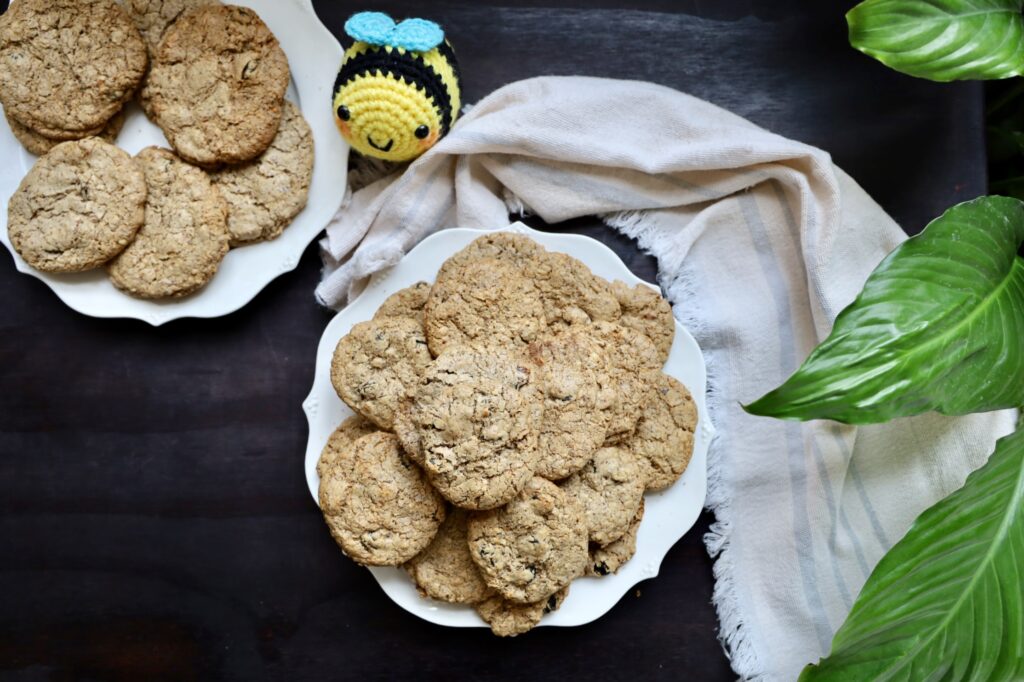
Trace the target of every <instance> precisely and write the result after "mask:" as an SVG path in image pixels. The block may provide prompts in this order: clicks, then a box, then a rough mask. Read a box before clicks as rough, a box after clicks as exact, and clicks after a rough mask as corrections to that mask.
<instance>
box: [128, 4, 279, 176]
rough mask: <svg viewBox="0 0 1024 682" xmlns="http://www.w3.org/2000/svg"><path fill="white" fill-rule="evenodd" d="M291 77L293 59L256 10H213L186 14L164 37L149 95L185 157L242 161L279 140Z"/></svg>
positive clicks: (206, 162)
mask: <svg viewBox="0 0 1024 682" xmlns="http://www.w3.org/2000/svg"><path fill="white" fill-rule="evenodd" d="M289 78H290V75H289V71H288V59H287V58H286V57H285V54H284V52H283V51H282V50H281V46H280V45H279V44H278V42H277V38H275V37H274V34H273V33H271V32H270V29H269V28H267V26H266V24H264V23H263V21H262V20H261V19H260V18H259V16H258V15H257V14H256V12H254V11H253V10H251V9H249V8H247V7H238V6H235V5H223V6H221V5H212V6H206V7H198V8H195V9H192V10H190V11H188V12H186V13H185V14H183V15H182V16H181V17H179V18H178V20H177V21H175V22H174V24H173V25H172V26H171V27H170V28H169V29H168V30H167V32H166V34H164V38H163V41H162V42H161V43H160V48H159V49H158V50H157V54H156V57H155V58H154V60H153V66H152V68H151V69H150V72H149V77H148V79H147V82H146V97H147V98H148V100H149V104H148V105H149V108H150V110H151V112H152V113H153V116H154V118H155V120H156V123H157V125H159V126H160V128H161V129H162V130H163V131H164V134H165V135H166V136H167V139H168V140H169V141H170V142H171V145H173V146H174V149H175V150H176V151H177V152H178V154H180V155H181V157H182V158H184V159H187V160H188V161H191V162H192V163H197V164H199V165H202V166H216V165H218V164H221V163H241V162H243V161H249V160H251V159H254V158H256V157H257V156H259V155H260V154H262V153H263V152H264V150H266V149H267V147H269V146H270V143H271V141H272V140H273V139H274V136H275V135H276V134H277V129H278V126H279V125H280V123H281V109H282V106H283V105H284V93H285V89H286V88H287V87H288V81H289Z"/></svg>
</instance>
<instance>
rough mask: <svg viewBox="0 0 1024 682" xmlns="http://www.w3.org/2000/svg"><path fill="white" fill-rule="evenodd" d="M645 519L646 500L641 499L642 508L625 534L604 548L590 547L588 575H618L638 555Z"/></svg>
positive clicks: (593, 545) (598, 546)
mask: <svg viewBox="0 0 1024 682" xmlns="http://www.w3.org/2000/svg"><path fill="white" fill-rule="evenodd" d="M643 518H644V500H643V498H640V508H639V509H638V510H637V512H636V516H634V517H633V520H632V521H631V522H630V524H629V528H628V529H626V532H625V534H624V535H623V536H622V537H621V538H619V539H618V540H616V541H615V542H611V543H608V544H607V545H605V546H604V547H601V546H600V545H598V544H596V543H595V544H592V545H591V546H590V563H589V564H588V565H587V575H589V576H594V577H600V576H605V575H608V574H609V573H618V572H619V569H620V568H622V566H623V564H625V563H626V562H627V561H629V560H630V559H632V558H633V555H634V554H636V536H637V533H638V532H639V531H640V521H641V520H643Z"/></svg>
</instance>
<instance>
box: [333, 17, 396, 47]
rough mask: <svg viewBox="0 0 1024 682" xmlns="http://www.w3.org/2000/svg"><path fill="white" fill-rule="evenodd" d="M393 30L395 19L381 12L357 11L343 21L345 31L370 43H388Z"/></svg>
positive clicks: (354, 37) (355, 38)
mask: <svg viewBox="0 0 1024 682" xmlns="http://www.w3.org/2000/svg"><path fill="white" fill-rule="evenodd" d="M402 23H405V22H402ZM394 30H395V20H394V19H392V18H391V17H389V16H388V15H386V14H384V13H383V12H358V13H356V14H353V15H352V16H350V17H349V18H348V21H346V22H345V33H347V34H348V35H349V36H350V37H351V38H352V39H353V40H361V41H363V42H364V43H369V44H371V45H388V44H390V42H391V34H392V33H393V32H394Z"/></svg>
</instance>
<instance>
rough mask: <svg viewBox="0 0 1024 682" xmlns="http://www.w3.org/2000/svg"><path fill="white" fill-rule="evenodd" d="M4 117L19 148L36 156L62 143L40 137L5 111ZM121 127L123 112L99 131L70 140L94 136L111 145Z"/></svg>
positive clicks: (118, 113) (43, 136) (122, 125)
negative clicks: (18, 143)
mask: <svg viewBox="0 0 1024 682" xmlns="http://www.w3.org/2000/svg"><path fill="white" fill-rule="evenodd" d="M4 115H5V116H6V117H7V125H9V126H10V128H11V132H12V133H14V137H15V138H17V140H18V142H20V143H21V146H22V147H24V148H25V149H27V150H28V151H29V152H31V153H32V154H35V155H36V156H42V155H44V154H46V153H48V152H49V151H50V150H51V149H53V148H54V147H56V146H57V145H59V144H60V143H61V142H62V141H63V140H59V139H54V138H50V137H46V136H45V135H40V134H39V133H37V132H36V131H34V130H32V129H31V128H29V127H28V126H25V125H22V124H21V123H19V122H18V121H17V120H16V119H14V118H11V115H10V114H8V113H7V112H6V111H5V112H4ZM122 127H124V110H121V111H118V112H117V113H116V114H114V117H113V118H111V119H110V120H109V121H107V125H105V126H104V127H103V128H101V129H100V130H99V131H96V132H89V134H86V135H81V136H80V137H73V138H71V139H83V138H86V137H92V136H93V135H95V136H96V137H98V138H100V139H101V140H103V141H104V142H110V143H113V142H114V140H116V139H117V136H118V134H119V133H120V132H121V128H122Z"/></svg>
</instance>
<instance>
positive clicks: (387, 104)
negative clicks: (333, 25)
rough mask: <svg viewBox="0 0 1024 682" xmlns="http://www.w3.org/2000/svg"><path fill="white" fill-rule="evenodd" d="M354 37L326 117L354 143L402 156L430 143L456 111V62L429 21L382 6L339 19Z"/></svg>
mask: <svg viewBox="0 0 1024 682" xmlns="http://www.w3.org/2000/svg"><path fill="white" fill-rule="evenodd" d="M345 33H347V34H348V35H349V36H350V37H351V38H352V39H354V40H355V43H354V44H353V45H352V46H351V47H350V48H348V49H347V50H345V57H344V59H343V60H342V62H341V71H339V72H338V78H337V80H336V81H335V83H334V121H335V123H336V124H337V126H338V129H339V130H340V131H341V134H342V135H343V136H344V137H345V139H346V140H347V141H348V143H349V144H350V145H352V147H353V148H355V149H356V150H357V151H359V152H361V153H363V154H365V155H367V156H374V157H377V158H379V159H384V160H386V161H408V160H410V159H414V158H416V157H417V156H419V155H420V154H422V153H423V152H425V151H426V150H428V149H430V147H431V146H433V145H434V143H436V142H437V141H438V140H439V139H441V138H442V137H444V135H445V134H446V133H447V132H448V131H449V130H450V129H451V127H452V124H454V123H455V120H456V119H457V118H458V116H459V107H460V106H461V101H460V90H459V67H458V63H457V62H456V61H455V53H454V52H453V51H452V47H451V45H450V44H449V43H448V41H447V40H445V38H444V31H442V30H441V27H440V26H438V25H437V24H435V23H434V22H432V21H427V20H425V19H405V20H404V21H402V22H401V23H399V24H395V22H394V20H393V19H392V18H391V17H389V16H388V15H387V14H383V13H382V12H360V13H358V14H354V15H352V17H350V18H349V20H348V21H347V22H345Z"/></svg>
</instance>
